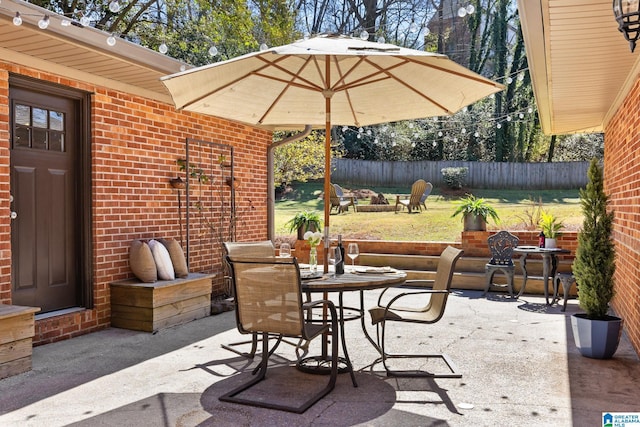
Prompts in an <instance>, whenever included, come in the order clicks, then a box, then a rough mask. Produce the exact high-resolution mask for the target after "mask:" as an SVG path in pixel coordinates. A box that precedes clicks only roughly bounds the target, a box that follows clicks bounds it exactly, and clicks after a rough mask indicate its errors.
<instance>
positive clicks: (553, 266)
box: [513, 246, 571, 305]
mask: <svg viewBox="0 0 640 427" xmlns="http://www.w3.org/2000/svg"><path fill="white" fill-rule="evenodd" d="M513 252H514V253H517V254H521V255H522V256H521V257H520V265H521V266H522V276H523V277H522V288H520V292H519V293H518V298H520V297H521V296H522V294H523V293H524V289H525V287H526V286H527V278H528V277H529V275H528V274H527V257H528V256H529V255H532V254H533V255H540V256H541V257H542V276H541V279H542V280H543V281H544V298H545V300H546V302H547V305H549V278H550V277H555V276H556V270H557V268H558V256H557V255H558V254H568V253H570V252H571V251H569V250H568V249H560V248H539V247H537V246H518V247H516V248H514V249H513ZM531 277H534V276H531Z"/></svg>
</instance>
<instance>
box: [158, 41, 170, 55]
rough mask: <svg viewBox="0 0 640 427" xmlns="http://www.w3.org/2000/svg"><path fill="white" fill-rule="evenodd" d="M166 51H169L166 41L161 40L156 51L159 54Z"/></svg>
mask: <svg viewBox="0 0 640 427" xmlns="http://www.w3.org/2000/svg"><path fill="white" fill-rule="evenodd" d="M168 51H169V47H168V46H167V44H166V43H164V42H163V43H162V44H160V46H158V52H160V53H161V54H163V55H164V54H165V53H167V52H168Z"/></svg>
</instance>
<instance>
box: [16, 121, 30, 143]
mask: <svg viewBox="0 0 640 427" xmlns="http://www.w3.org/2000/svg"><path fill="white" fill-rule="evenodd" d="M30 136H31V134H30V130H29V128H28V127H26V126H16V128H15V132H14V133H13V146H14V147H23V148H29V141H30V140H31V138H30Z"/></svg>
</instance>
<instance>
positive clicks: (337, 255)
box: [328, 246, 342, 278]
mask: <svg viewBox="0 0 640 427" xmlns="http://www.w3.org/2000/svg"><path fill="white" fill-rule="evenodd" d="M341 260H342V253H341V252H340V248H338V247H337V246H334V247H331V248H329V258H328V261H329V264H331V265H333V273H331V277H334V278H335V277H336V268H335V266H336V264H338V263H340V261H341Z"/></svg>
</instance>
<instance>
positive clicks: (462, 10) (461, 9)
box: [458, 7, 467, 18]
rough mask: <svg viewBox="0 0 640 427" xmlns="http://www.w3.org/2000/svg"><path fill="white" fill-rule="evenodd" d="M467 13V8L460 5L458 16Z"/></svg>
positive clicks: (461, 16)
mask: <svg viewBox="0 0 640 427" xmlns="http://www.w3.org/2000/svg"><path fill="white" fill-rule="evenodd" d="M466 14H467V9H465V8H464V7H461V8H460V9H458V16H459V17H460V18H464V17H465V16H466Z"/></svg>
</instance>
